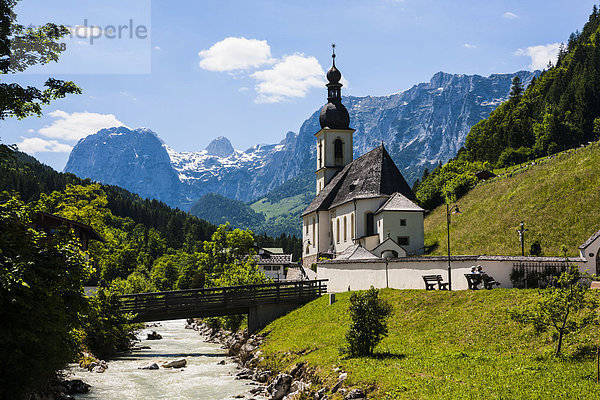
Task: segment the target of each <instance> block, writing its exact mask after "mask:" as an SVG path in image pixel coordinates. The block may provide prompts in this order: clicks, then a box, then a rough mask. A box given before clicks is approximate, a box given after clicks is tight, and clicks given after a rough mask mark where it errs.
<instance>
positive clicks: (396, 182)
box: [302, 144, 415, 215]
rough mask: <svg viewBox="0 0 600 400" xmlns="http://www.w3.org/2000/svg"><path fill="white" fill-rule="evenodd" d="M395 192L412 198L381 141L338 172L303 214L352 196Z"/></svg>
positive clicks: (342, 202)
mask: <svg viewBox="0 0 600 400" xmlns="http://www.w3.org/2000/svg"><path fill="white" fill-rule="evenodd" d="M394 193H400V194H401V195H402V196H404V197H405V198H407V199H409V200H415V195H414V193H413V192H412V190H411V188H410V186H408V183H406V181H405V180H404V177H403V176H402V174H401V173H400V171H399V170H398V167H396V164H395V163H394V161H393V160H392V157H391V156H390V155H389V154H388V152H387V151H386V150H385V147H383V144H382V145H381V146H379V147H377V148H376V149H373V150H371V151H370V152H368V153H366V154H364V155H362V156H361V157H359V158H357V159H356V160H354V161H352V162H351V163H350V164H348V165H346V166H345V167H344V168H343V169H342V170H341V171H339V172H338V173H337V174H336V175H335V176H334V177H333V179H331V181H330V182H329V183H328V184H327V185H326V186H325V187H324V188H323V190H322V191H321V192H320V193H319V194H318V195H317V196H316V197H315V198H314V200H313V201H312V203H310V205H309V206H308V208H306V210H304V212H303V213H302V215H306V214H310V213H312V212H314V211H319V210H329V209H330V208H332V207H337V206H339V205H341V204H344V203H347V202H349V201H352V200H354V199H368V198H373V197H380V196H391V195H392V194H394Z"/></svg>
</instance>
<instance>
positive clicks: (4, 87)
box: [0, 0, 81, 120]
mask: <svg viewBox="0 0 600 400" xmlns="http://www.w3.org/2000/svg"><path fill="white" fill-rule="evenodd" d="M17 1H18V0H0V75H5V74H14V73H18V72H23V71H25V70H26V69H27V68H29V67H31V66H33V65H36V64H47V63H49V62H51V61H54V62H56V61H58V58H59V55H60V53H61V52H62V51H64V50H65V49H66V47H65V46H64V43H63V44H62V45H61V44H59V43H58V40H59V39H60V38H62V37H63V36H65V35H67V34H68V33H69V30H68V28H67V27H66V26H63V25H56V24H52V23H48V24H46V25H44V26H42V27H39V28H26V27H24V26H23V25H19V24H17V23H16V19H17V16H16V14H15V13H14V12H13V8H14V7H15V5H16V3H17ZM44 86H45V87H46V89H44V90H40V89H38V88H36V87H34V86H27V87H23V86H21V85H19V84H17V83H4V82H2V83H0V120H3V119H5V118H7V117H13V116H14V117H17V118H19V119H21V118H25V117H28V116H30V115H38V116H39V115H41V114H42V105H44V104H49V103H50V101H52V100H55V99H60V98H63V97H65V96H66V95H67V94H73V93H81V89H80V88H78V87H77V86H76V85H75V84H74V83H73V82H71V81H68V82H65V81H61V80H57V79H53V78H49V79H48V80H47V81H46V83H45V84H44Z"/></svg>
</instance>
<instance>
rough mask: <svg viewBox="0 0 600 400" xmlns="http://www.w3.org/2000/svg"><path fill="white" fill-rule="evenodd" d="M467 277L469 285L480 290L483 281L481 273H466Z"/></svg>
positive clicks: (472, 288)
mask: <svg viewBox="0 0 600 400" xmlns="http://www.w3.org/2000/svg"><path fill="white" fill-rule="evenodd" d="M465 278H467V285H469V289H471V290H479V285H480V284H481V282H482V279H481V275H480V274H465Z"/></svg>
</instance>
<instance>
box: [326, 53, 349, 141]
mask: <svg viewBox="0 0 600 400" xmlns="http://www.w3.org/2000/svg"><path fill="white" fill-rule="evenodd" d="M332 47H333V49H334V53H333V54H332V55H331V57H332V59H333V64H332V66H331V68H330V69H329V71H327V80H328V81H329V83H327V85H326V86H327V104H325V105H324V106H323V108H322V109H321V113H320V114H319V123H320V124H321V128H330V129H350V115H348V110H347V109H346V107H345V106H344V105H343V104H342V86H343V85H342V84H341V83H340V80H341V79H342V73H341V72H340V70H338V69H337V68H336V66H335V45H332Z"/></svg>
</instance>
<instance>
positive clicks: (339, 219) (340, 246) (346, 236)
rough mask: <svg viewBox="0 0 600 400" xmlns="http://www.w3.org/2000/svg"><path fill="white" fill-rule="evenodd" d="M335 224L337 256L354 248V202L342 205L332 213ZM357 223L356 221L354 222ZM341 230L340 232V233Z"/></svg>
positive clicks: (334, 233) (333, 233) (334, 243)
mask: <svg viewBox="0 0 600 400" xmlns="http://www.w3.org/2000/svg"><path fill="white" fill-rule="evenodd" d="M330 216H331V220H332V222H333V231H332V235H333V246H334V249H335V252H336V253H337V254H339V253H341V252H343V251H344V250H346V249H347V248H348V247H350V246H352V244H354V242H353V241H352V239H353V237H354V235H353V233H352V218H353V216H354V204H353V203H352V202H350V203H346V204H342V205H341V206H339V207H336V208H335V209H334V210H332V212H330ZM354 223H356V220H355V221H354ZM338 228H339V232H338Z"/></svg>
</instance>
